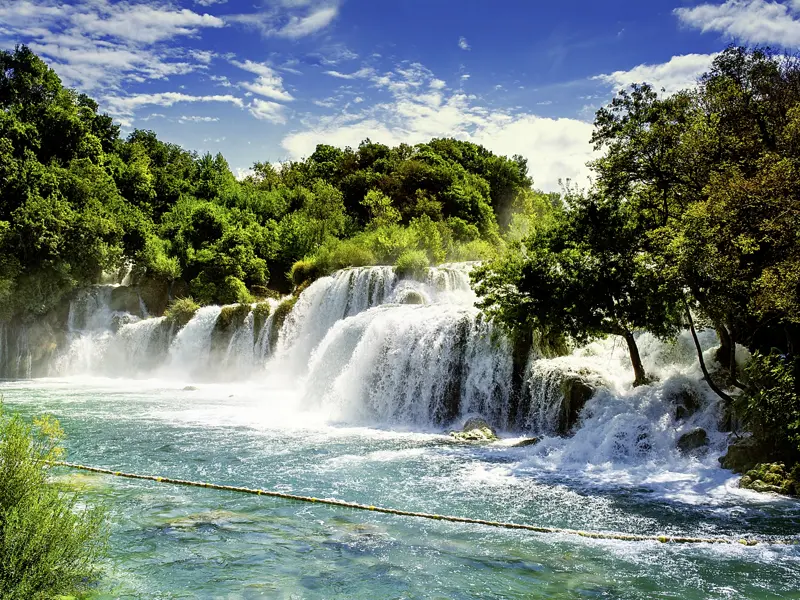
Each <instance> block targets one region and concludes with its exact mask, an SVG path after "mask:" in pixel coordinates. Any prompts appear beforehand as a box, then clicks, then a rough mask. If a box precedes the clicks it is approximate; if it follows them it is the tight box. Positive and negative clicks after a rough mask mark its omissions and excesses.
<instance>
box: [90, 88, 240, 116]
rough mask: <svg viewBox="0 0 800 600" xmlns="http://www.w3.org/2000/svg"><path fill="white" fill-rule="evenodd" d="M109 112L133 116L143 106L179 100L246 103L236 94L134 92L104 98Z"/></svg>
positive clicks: (166, 104)
mask: <svg viewBox="0 0 800 600" xmlns="http://www.w3.org/2000/svg"><path fill="white" fill-rule="evenodd" d="M103 102H104V104H105V105H106V106H107V107H108V112H109V113H110V114H112V115H114V116H120V117H124V116H131V115H133V114H134V111H136V109H138V108H141V107H142V106H172V105H173V104H177V103H179V102H223V103H227V104H233V105H234V106H238V107H239V108H242V107H243V106H244V103H243V102H242V100H241V98H237V97H236V96H231V95H230V94H226V95H213V96H193V95H191V94H184V93H181V92H161V93H156V94H133V95H130V96H106V97H104V98H103Z"/></svg>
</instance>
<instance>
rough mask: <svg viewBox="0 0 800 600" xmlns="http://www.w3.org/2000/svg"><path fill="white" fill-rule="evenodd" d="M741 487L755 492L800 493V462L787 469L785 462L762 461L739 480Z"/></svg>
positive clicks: (789, 494) (788, 494)
mask: <svg viewBox="0 0 800 600" xmlns="http://www.w3.org/2000/svg"><path fill="white" fill-rule="evenodd" d="M739 487H741V488H745V489H748V490H753V491H755V492H774V493H776V494H784V495H786V496H798V495H800V464H798V465H795V467H794V469H792V470H791V472H790V471H787V469H786V465H784V464H783V463H760V464H758V465H756V467H755V468H754V469H751V470H749V471H747V473H746V474H745V475H744V477H742V478H741V479H740V480H739Z"/></svg>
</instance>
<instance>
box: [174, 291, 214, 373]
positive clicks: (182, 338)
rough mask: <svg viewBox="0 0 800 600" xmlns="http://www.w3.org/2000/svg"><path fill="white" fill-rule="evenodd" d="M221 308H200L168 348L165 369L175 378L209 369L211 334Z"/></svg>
mask: <svg viewBox="0 0 800 600" xmlns="http://www.w3.org/2000/svg"><path fill="white" fill-rule="evenodd" d="M221 311H222V307H220V306H204V307H202V308H200V309H199V310H198V311H197V313H196V314H195V315H194V317H193V318H192V320H191V321H189V322H188V323H187V324H186V325H185V326H184V327H183V328H182V329H181V330H180V331H179V332H178V334H177V335H176V336H175V340H174V341H173V342H172V344H171V345H170V347H169V359H168V365H167V367H166V368H167V369H168V371H169V372H170V373H172V374H175V375H177V376H186V375H189V376H193V375H195V374H201V373H203V372H204V371H206V370H207V369H208V367H209V365H208V360H209V357H210V355H211V334H212V333H213V332H214V325H215V324H216V322H217V317H219V314H220V312H221Z"/></svg>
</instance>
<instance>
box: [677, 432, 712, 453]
mask: <svg viewBox="0 0 800 600" xmlns="http://www.w3.org/2000/svg"><path fill="white" fill-rule="evenodd" d="M707 448H708V433H706V430H705V429H699V428H698V429H693V430H692V431H689V432H688V433H684V434H683V435H682V436H681V437H679V438H678V449H679V450H680V451H681V453H682V454H699V453H701V452H703V451H705V450H706V449H707Z"/></svg>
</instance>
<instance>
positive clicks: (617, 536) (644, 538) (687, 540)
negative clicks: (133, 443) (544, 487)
mask: <svg viewBox="0 0 800 600" xmlns="http://www.w3.org/2000/svg"><path fill="white" fill-rule="evenodd" d="M53 464H54V465H56V466H60V467H68V468H70V469H80V470H81V471H89V472H91V473H100V474H103V475H113V476H115V477H125V478H127V479H143V480H146V481H155V482H157V483H170V484H173V485H185V486H191V487H201V488H207V489H212V490H223V491H226V492H240V493H243V494H254V495H257V496H269V497H271V498H282V499H284V500H294V501H296V502H312V503H318V504H327V505H329V506H340V507H343V508H354V509H357V510H368V511H371V512H378V513H384V514H387V515H397V516H401V517H416V518H418V519H433V520H436V521H450V522H452V523H469V524H471V525H486V526H488V527H500V528H502V529H522V530H525V531H533V532H535V533H550V534H553V533H560V534H567V535H577V536H580V537H585V538H592V539H596V540H623V541H627V542H661V543H668V542H672V543H676V544H743V545H745V546H755V545H756V544H758V543H762V544H783V545H787V544H798V543H800V540H795V539H784V540H770V541H766V542H763V541H762V542H759V541H757V540H752V539H749V540H748V539H740V540H732V539H726V538H696V537H682V536H672V535H637V534H633V533H605V532H600V531H581V530H578V529H566V528H563V527H538V526H536V525H525V524H522V523H506V522H502V521H486V520H484V519H470V518H468V517H455V516H451V515H437V514H431V513H423V512H412V511H408V510H397V509H394V508H384V507H382V506H368V505H366V504H358V503H356V502H346V501H344V500H335V499H332V498H314V497H311V496H298V495H296V494H286V493H284V492H275V491H271V490H264V489H251V488H246V487H240V486H234V485H220V484H217V483H206V482H201V481H187V480H184V479H171V478H169V477H159V476H156V475H139V474H135V473H123V472H122V471H112V470H111V469H101V468H99V467H87V466H86V465H79V464H75V463H69V462H62V461H59V462H54V463H53Z"/></svg>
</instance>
